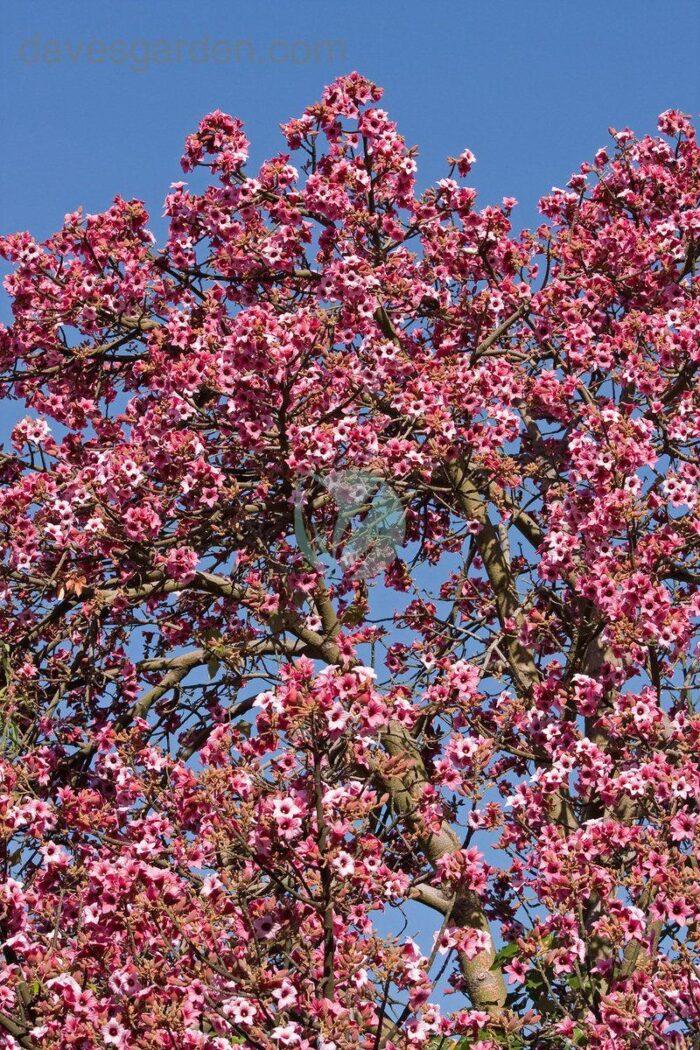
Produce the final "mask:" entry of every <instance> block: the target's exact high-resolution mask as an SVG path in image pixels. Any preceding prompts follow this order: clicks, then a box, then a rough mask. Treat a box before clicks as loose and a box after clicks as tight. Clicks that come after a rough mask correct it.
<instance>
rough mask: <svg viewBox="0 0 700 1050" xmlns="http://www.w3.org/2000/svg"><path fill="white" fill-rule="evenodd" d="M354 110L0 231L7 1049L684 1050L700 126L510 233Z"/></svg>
mask: <svg viewBox="0 0 700 1050" xmlns="http://www.w3.org/2000/svg"><path fill="white" fill-rule="evenodd" d="M381 94H382V93H381V90H380V89H379V88H378V87H377V86H376V85H374V84H372V83H370V82H369V81H368V80H366V79H365V78H364V77H362V76H360V75H359V74H357V73H353V74H350V75H349V76H346V77H341V78H340V79H339V80H337V81H336V82H335V83H334V84H332V85H330V86H329V87H328V88H327V89H326V90H325V91H324V93H323V97H322V99H321V101H320V102H319V103H317V104H315V105H312V106H310V107H309V108H308V109H307V110H306V111H305V112H304V113H303V114H302V115H301V116H300V117H299V118H298V119H293V120H291V121H290V122H289V123H288V124H286V125H285V126H284V128H283V133H284V136H285V139H286V144H287V150H288V151H289V152H281V153H279V154H278V155H277V156H275V157H272V158H271V159H269V160H267V161H265V163H264V164H263V165H262V166H261V167H260V169H259V171H258V172H257V173H255V174H253V173H251V172H249V171H247V170H246V168H245V165H246V162H247V159H248V142H247V140H246V137H245V134H244V132H243V128H242V125H241V123H240V122H239V121H238V120H236V119H234V118H232V117H229V116H227V115H226V114H224V113H221V112H219V111H216V112H214V113H211V114H209V115H208V116H206V117H205V118H204V119H203V120H202V122H201V124H200V126H199V129H198V130H197V132H196V133H194V134H193V135H191V136H190V137H189V138H188V139H187V142H186V146H185V154H184V157H183V160H182V166H183V169H184V170H185V172H188V173H189V172H191V171H192V170H193V169H195V168H197V167H203V168H205V169H206V171H207V172H208V173H209V175H210V179H209V180H208V181H209V183H210V184H209V185H207V186H206V188H205V189H204V190H203V191H202V192H201V193H198V192H195V191H194V190H193V189H191V188H190V187H189V186H188V184H186V183H182V182H180V183H175V184H173V186H172V187H171V190H170V193H169V195H168V197H167V199H166V205H165V208H166V215H167V216H168V219H169V223H170V226H169V236H168V240H167V243H166V245H165V247H164V248H163V249H162V250H157V249H156V247H155V245H154V238H153V237H152V235H151V234H150V232H149V230H148V227H147V221H148V217H147V215H146V213H145V210H144V208H143V206H142V204H141V203H140V202H138V201H124V200H122V199H120V198H117V199H116V200H115V201H114V203H113V205H112V206H111V207H110V208H109V209H108V210H107V211H105V212H104V213H102V214H99V215H83V214H82V213H81V212H80V211H78V212H74V213H71V214H68V215H67V216H66V218H65V222H64V224H63V226H62V228H61V229H60V230H59V231H58V232H57V233H56V234H54V235H53V236H51V237H49V238H47V239H46V240H45V241H43V242H41V243H39V242H37V241H36V240H34V239H33V238H32V237H31V236H30V235H29V234H27V233H18V234H13V235H10V236H7V237H4V238H0V253H1V254H2V255H3V257H5V258H6V259H8V260H9V261H10V262H11V263H12V264H13V270H12V273H11V274H10V276H9V277H8V278H7V279H6V281H5V288H6V291H7V292H8V294H9V296H10V298H11V300H12V309H13V322H12V324H11V325H9V326H8V327H3V326H0V388H1V390H2V394H3V396H4V397H5V398H8V399H10V398H12V399H16V400H17V401H20V402H21V403H22V406H23V408H22V411H23V412H24V418H22V420H21V422H20V423H18V424H17V425H16V426H15V428H14V430H13V432H12V442H11V447H10V448H9V450H8V451H2V452H0V638H1V641H0V741H1V749H0V833H1V835H2V851H3V853H2V856H3V869H2V872H1V873H0V947H1V948H2V956H0V1047H3V1048H8V1050H10V1048H13V1050H14V1048H16V1047H25V1048H34V1050H41V1048H46V1050H58V1048H63V1047H75V1048H79V1050H87V1048H90V1047H117V1048H120V1050H136V1048H143V1050H156V1048H166V1050H168V1048H170V1050H180V1048H182V1050H189V1048H192V1050H194V1048H198V1050H199V1048H201V1050H225V1048H227V1047H230V1046H242V1047H247V1048H250V1050H279V1048H280V1047H284V1048H291V1050H357V1048H361V1050H437V1048H443V1050H447V1048H449V1050H454V1048H456V1047H458V1046H459V1047H470V1048H473V1050H497V1048H499V1047H503V1046H510V1047H512V1048H516V1047H517V1048H519V1050H527V1048H532V1050H536V1048H539V1047H553V1048H561V1050H566V1048H573V1047H576V1046H596V1047H600V1048H601V1050H624V1048H630V1050H632V1048H634V1047H648V1048H650V1050H655V1048H659V1050H660V1048H662V1047H668V1046H671V1047H677V1048H679V1050H680V1048H684V1047H688V1048H690V1047H691V1046H693V1045H694V1044H693V1041H692V1040H693V1033H694V1032H695V1031H697V1027H698V1024H700V969H699V963H698V951H699V948H698V941H697V932H698V928H699V924H700V879H699V878H698V869H697V861H696V860H695V855H696V854H697V847H698V837H699V835H700V831H699V826H700V821H699V819H698V799H699V798H700V767H699V765H698V745H699V744H700V718H699V717H698V715H697V713H696V711H695V708H694V706H693V698H694V697H695V698H696V699H697V695H698V688H699V686H700V667H699V664H698V649H697V640H696V637H695V632H696V628H697V620H698V615H699V614H700V590H699V588H698V582H699V581H700V564H699V561H700V520H699V518H698V510H699V507H700V503H699V501H698V480H699V479H700V469H699V468H698V463H697V447H698V439H700V423H699V420H700V394H699V387H698V383H697V371H698V366H699V364H700V349H699V347H700V340H699V339H698V335H699V333H700V302H699V301H698V295H697V291H698V277H697V273H696V270H697V263H698V256H699V249H698V245H699V243H700V208H699V206H698V204H699V200H700V163H699V160H700V151H699V150H698V146H697V143H696V140H695V133H694V130H693V127H692V125H691V123H690V121H689V120H688V118H686V117H685V116H684V115H683V114H681V113H678V112H675V111H669V112H667V113H665V114H663V115H662V117H661V118H660V121H659V132H660V134H659V136H656V137H654V136H645V137H643V138H637V137H635V136H634V135H633V134H632V132H630V131H629V130H628V129H623V130H622V131H614V130H613V131H612V138H613V144H612V147H611V148H610V149H601V150H600V151H599V152H598V153H597V154H596V156H595V158H594V160H593V161H592V162H590V163H584V164H583V165H582V166H581V168H580V169H579V171H577V172H575V173H574V175H573V176H572V178H571V179H570V180H569V183H568V184H567V186H566V187H565V188H561V189H559V188H555V189H553V190H552V191H551V193H549V194H548V195H547V196H545V197H544V198H543V200H542V202H541V211H542V215H543V222H542V224H541V225H540V226H538V227H537V228H536V229H534V230H530V231H525V232H523V233H517V232H515V231H514V229H513V225H512V218H511V213H512V210H513V208H514V206H515V201H514V199H513V198H505V199H504V200H503V201H502V202H501V204H500V205H498V206H486V207H483V208H479V207H478V205H477V200H476V194H475V192H474V191H473V190H472V189H471V188H470V187H468V186H464V185H462V183H461V181H460V180H462V179H464V178H466V177H467V176H468V174H469V171H470V169H471V167H472V165H473V164H474V162H475V157H474V155H473V154H472V153H471V152H470V151H469V150H464V151H463V152H462V153H461V154H459V155H458V156H456V157H454V158H450V163H451V169H450V171H449V173H448V177H446V178H444V179H442V180H440V182H439V183H438V184H437V185H436V186H434V187H431V188H430V189H428V190H426V191H425V192H423V193H421V194H418V193H417V191H416V186H415V178H416V169H417V164H416V151H415V149H413V148H410V147H409V146H407V144H406V143H405V141H404V139H403V138H402V137H401V135H400V134H399V132H398V131H397V128H396V126H395V124H394V123H393V122H392V121H391V119H390V118H389V116H388V115H387V113H386V112H385V111H384V110H383V109H381V108H379V105H378V104H379V102H380V99H381ZM20 414H21V413H20ZM343 471H361V472H363V475H368V476H371V477H376V478H377V479H378V480H382V481H384V482H386V483H388V484H389V485H390V486H391V487H392V489H393V491H394V493H395V495H396V497H397V499H398V500H399V501H400V503H401V506H402V507H403V509H404V512H405V542H404V544H403V546H402V547H401V549H399V550H397V551H396V553H395V557H393V558H392V559H391V560H390V562H389V563H388V564H387V563H386V562H383V563H382V565H381V566H378V567H376V569H375V578H374V579H370V580H368V579H367V573H366V572H362V571H360V570H361V568H362V566H361V565H358V563H357V560H356V559H345V560H343V558H342V557H341V554H342V551H341V552H340V554H339V556H338V562H339V566H340V571H339V573H337V574H336V575H334V576H333V577H332V579H330V578H325V577H324V573H323V568H322V567H321V566H319V565H311V564H309V563H308V561H307V559H306V555H305V552H304V551H303V550H302V549H301V546H300V542H299V533H298V528H297V525H298V519H297V516H296V504H295V498H296V494H297V493H298V491H299V490H300V486H303V491H304V492H306V493H307V494H308V500H307V504H306V505H305V507H304V514H305V522H306V525H307V526H308V530H309V533H310V534H313V535H315V536H317V537H320V538H321V539H322V540H323V543H324V544H325V548H326V549H327V550H332V551H333V552H334V553H337V552H338V550H337V549H338V545H339V543H340V545H341V546H342V543H343V542H345V540H347V532H348V530H350V531H352V528H361V527H362V526H363V523H364V524H365V525H366V524H367V522H370V523H371V521H372V519H371V517H369V516H368V514H367V509H366V508H363V507H360V506H358V507H357V508H356V514H355V517H354V520H353V521H352V522H347V521H344V520H343V518H342V514H341V513H340V512H339V508H338V506H337V505H336V503H335V502H334V499H333V497H332V493H329V492H328V491H327V490H325V489H324V488H323V486H322V485H321V484H319V483H318V481H319V478H321V477H323V476H325V475H330V474H338V473H342V472H343ZM339 525H340V526H341V527H340V529H339ZM341 534H342V535H341ZM387 610H388V611H387ZM417 909H422V912H421V914H422V919H421V918H416V916H417V914H418V911H417Z"/></svg>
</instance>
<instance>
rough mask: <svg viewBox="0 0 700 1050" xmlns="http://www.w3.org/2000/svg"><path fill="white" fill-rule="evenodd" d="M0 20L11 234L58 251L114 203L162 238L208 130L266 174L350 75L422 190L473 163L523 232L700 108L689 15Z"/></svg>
mask: <svg viewBox="0 0 700 1050" xmlns="http://www.w3.org/2000/svg"><path fill="white" fill-rule="evenodd" d="M2 18H3V34H2V41H1V42H0V60H1V62H2V70H3V76H2V88H1V89H0V91H1V94H2V103H3V105H2V109H3V130H4V136H3V163H2V173H1V174H0V229H1V230H2V231H3V232H9V231H11V230H16V229H29V230H31V231H32V232H33V233H34V234H35V235H37V236H45V235H47V234H48V233H50V232H51V231H53V230H54V229H55V228H56V226H57V225H59V224H60V222H61V220H62V217H63V215H64V213H65V212H66V211H68V210H72V209H73V208H74V207H75V206H76V205H78V204H83V205H84V206H85V207H86V209H87V210H89V211H97V210H101V209H103V208H105V207H107V206H108V205H109V202H110V200H111V198H112V197H113V196H114V195H115V194H116V193H119V194H121V195H122V196H125V197H132V196H135V197H140V198H141V199H143V200H145V202H146V204H147V205H148V207H149V210H150V211H151V213H152V215H153V227H154V230H155V232H156V234H160V233H161V232H162V224H161V221H160V214H161V202H162V199H163V196H164V194H165V192H166V190H167V187H168V185H169V183H170V182H171V181H173V180H175V179H178V178H179V177H181V173H180V170H179V165H178V158H179V156H180V153H181V147H182V143H183V140H184V137H185V135H186V134H187V133H188V132H189V131H191V130H192V129H194V127H195V125H196V123H197V122H198V120H199V118H200V117H201V116H202V115H203V114H204V113H206V112H208V111H209V110H211V109H213V108H215V107H219V108H221V109H224V110H226V111H228V112H230V113H232V114H234V115H237V116H240V117H241V118H242V119H243V120H244V121H245V123H246V126H247V129H248V132H249V137H250V138H251V139H252V142H253V160H254V161H260V160H262V159H263V157H265V156H266V155H268V154H270V153H272V152H275V151H276V150H278V149H279V148H281V147H282V140H281V136H280V133H279V130H278V124H279V123H280V121H282V120H286V119H287V118H289V117H290V116H292V115H297V114H299V113H300V112H301V111H302V109H303V108H304V106H305V105H307V104H308V103H310V102H312V101H314V100H316V99H317V98H318V97H319V93H320V91H321V88H322V87H323V85H324V84H325V83H327V82H328V81H329V80H331V79H333V77H334V76H336V75H338V74H339V73H343V72H347V71H349V70H350V69H353V68H356V69H359V70H360V71H361V72H363V73H365V74H366V75H368V76H370V77H372V78H373V79H375V80H376V81H378V82H379V83H381V84H382V85H384V87H385V88H386V95H385V100H384V104H385V105H386V107H387V108H388V109H389V111H390V113H391V114H392V116H393V117H394V118H395V119H397V120H398V122H399V126H400V128H401V130H402V131H403V132H404V134H405V136H406V138H407V139H408V141H409V142H410V143H411V144H418V145H419V147H420V155H421V182H422V183H423V184H427V183H429V182H431V181H433V180H434V179H436V178H439V177H440V176H441V175H442V174H443V173H444V171H445V158H446V156H447V155H448V154H454V153H457V152H459V151H460V150H461V149H463V148H464V147H465V146H469V147H470V148H471V149H472V150H474V152H475V153H476V154H477V157H478V164H477V166H476V168H475V169H474V172H473V183H474V184H476V185H477V187H478V189H479V191H480V195H481V199H482V201H483V202H484V203H486V202H488V201H497V200H500V198H501V197H502V196H504V195H512V196H514V197H516V198H517V199H518V200H519V201H520V202H521V207H520V209H519V210H518V212H517V217H516V221H517V222H518V223H519V224H521V225H529V224H531V223H532V222H533V221H536V219H537V213H536V201H537V198H538V197H539V196H540V195H541V194H542V193H544V192H547V191H548V190H549V188H550V187H551V186H552V185H553V184H561V183H562V181H564V180H565V179H566V178H567V177H568V175H569V174H570V173H571V171H572V170H573V169H574V168H575V167H576V166H577V165H578V164H579V163H580V162H581V161H582V160H583V159H585V158H588V157H590V156H591V155H592V154H593V152H594V151H595V150H596V149H597V148H598V147H599V146H601V145H603V143H604V142H605V141H606V130H607V128H608V126H609V125H611V124H612V125H615V126H618V127H621V126H624V125H626V124H629V125H631V126H633V127H634V128H635V129H639V130H644V131H646V130H650V129H652V128H653V127H654V124H655V118H656V116H657V114H658V113H659V112H660V111H661V110H663V109H665V108H668V107H669V106H678V107H681V108H684V109H686V110H689V111H691V112H693V111H697V109H698V108H699V107H698V97H699V95H700V91H699V90H698V89H699V88H700V74H698V71H697V70H698V64H697V61H696V60H697V53H698V43H699V42H700V5H698V4H697V3H693V2H689V0H664V2H662V3H659V2H650V0H634V2H633V0H615V2H607V3H604V2H602V0H589V2H587V3H586V4H581V3H575V2H573V0H520V2H514V0H501V2H498V0H466V2H465V0H463V2H461V3H460V2H456V0H437V2H435V3H433V4H429V3H426V2H416V0H384V2H383V3H382V4H375V3H369V2H367V0H354V2H350V0H276V2H274V3H272V2H269V0H254V2H253V3H241V2H240V0H229V2H211V0H209V2H207V0H203V2H201V3H199V4H193V3H191V2H190V0H188V2H182V0H168V2H165V0H163V2H157V0H150V2H146V3H144V2H138V3H137V2H135V0H122V2H121V3H118V4H113V5H110V6H108V5H107V4H106V3H101V2H95V0H92V2H90V3H84V2H79V0H63V2H61V3H56V2H55V0H33V2H31V3H27V2H25V3H16V4H11V3H10V2H9V0H5V3H4V5H3V12H2ZM5 312H6V307H5V305H3V308H2V314H3V316H4V315H5Z"/></svg>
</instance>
